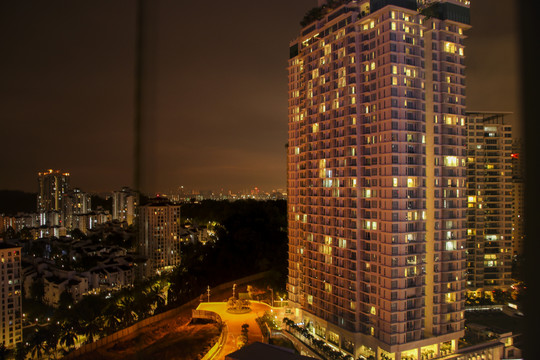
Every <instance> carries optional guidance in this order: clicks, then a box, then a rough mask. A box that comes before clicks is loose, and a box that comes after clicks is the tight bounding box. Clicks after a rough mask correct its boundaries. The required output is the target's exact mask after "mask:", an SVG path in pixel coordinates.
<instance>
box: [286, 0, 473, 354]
mask: <svg viewBox="0 0 540 360" xmlns="http://www.w3.org/2000/svg"><path fill="white" fill-rule="evenodd" d="M341 4H342V5H336V6H334V7H333V8H331V7H330V6H327V7H326V8H319V10H320V11H319V13H318V16H316V17H315V18H311V19H310V18H306V19H304V22H303V23H304V24H305V26H304V27H303V29H302V31H301V34H300V36H299V37H298V38H297V39H296V40H294V41H292V42H291V44H290V59H289V67H288V79H289V89H288V90H289V107H288V110H289V115H288V120H289V121H288V124H289V137H288V164H287V166H288V172H287V179H288V221H289V277H288V285H287V286H288V293H289V304H291V306H292V307H293V309H292V311H293V315H294V317H295V318H296V320H297V321H298V322H302V323H304V325H305V326H306V327H307V329H308V330H309V331H310V332H311V333H312V334H313V335H315V336H318V337H320V338H323V339H325V340H326V341H327V342H328V343H329V344H332V345H333V346H336V347H338V348H339V349H340V350H342V351H343V352H346V353H348V354H350V355H352V356H354V357H355V358H358V357H359V356H364V357H366V358H367V357H369V356H374V357H375V358H376V359H383V358H387V359H388V358H389V359H403V358H415V359H420V358H421V357H422V356H423V355H425V354H428V353H431V354H432V356H433V355H434V354H435V355H440V354H446V353H451V352H454V351H455V350H456V347H457V340H458V339H459V338H460V337H461V336H463V334H464V299H465V298H464V293H465V291H464V290H465V275H466V269H465V265H466V264H465V238H466V226H465V220H466V219H465V216H466V206H467V199H466V196H465V165H466V164H465V161H466V127H465V117H466V115H465V66H464V45H463V41H464V38H465V34H464V31H465V30H467V29H468V28H469V25H468V23H469V15H468V14H469V12H468V11H469V9H468V6H469V5H468V1H457V0H455V1H450V0H449V1H439V2H431V1H420V2H419V4H417V2H416V1H414V0H411V1H409V0H371V1H367V0H365V1H350V2H341ZM419 6H420V7H421V8H419ZM311 13H313V12H311ZM426 356H427V355H426Z"/></svg>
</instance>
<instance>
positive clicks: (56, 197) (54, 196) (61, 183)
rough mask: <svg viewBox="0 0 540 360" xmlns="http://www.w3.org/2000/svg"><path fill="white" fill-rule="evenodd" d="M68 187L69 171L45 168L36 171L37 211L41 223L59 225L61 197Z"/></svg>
mask: <svg viewBox="0 0 540 360" xmlns="http://www.w3.org/2000/svg"><path fill="white" fill-rule="evenodd" d="M68 188H69V173H63V172H61V171H60V170H52V169H50V170H47V171H44V172H39V173H38V196H37V212H38V213H39V217H40V224H41V225H51V226H56V225H59V218H60V213H61V211H62V197H63V196H64V194H65V193H67V191H68Z"/></svg>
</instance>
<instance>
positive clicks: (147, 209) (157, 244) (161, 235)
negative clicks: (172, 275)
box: [139, 198, 181, 276]
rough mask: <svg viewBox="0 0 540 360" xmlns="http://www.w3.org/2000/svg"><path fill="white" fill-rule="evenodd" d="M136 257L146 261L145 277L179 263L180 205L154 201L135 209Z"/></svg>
mask: <svg viewBox="0 0 540 360" xmlns="http://www.w3.org/2000/svg"><path fill="white" fill-rule="evenodd" d="M139 210H140V211H139V254H140V255H142V256H144V257H146V258H147V259H148V262H147V267H148V268H147V270H146V271H145V274H146V276H153V275H156V274H159V273H161V272H164V271H171V270H172V269H173V268H174V267H175V266H177V265H179V264H180V255H181V254H180V244H181V239H180V205H174V204H172V203H170V202H169V200H167V199H166V198H155V199H153V200H152V201H151V202H150V203H149V204H147V205H144V206H141V207H140V208H139Z"/></svg>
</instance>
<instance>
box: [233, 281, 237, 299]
mask: <svg viewBox="0 0 540 360" xmlns="http://www.w3.org/2000/svg"><path fill="white" fill-rule="evenodd" d="M235 290H236V284H234V285H233V286H232V297H233V299H234V291H235Z"/></svg>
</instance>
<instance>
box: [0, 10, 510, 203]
mask: <svg viewBox="0 0 540 360" xmlns="http://www.w3.org/2000/svg"><path fill="white" fill-rule="evenodd" d="M30 4H31V5H29V3H28V2H26V3H24V4H22V3H2V4H1V5H0V19H1V21H0V30H1V31H0V41H2V43H3V44H4V45H5V47H4V54H6V56H4V57H2V58H1V59H0V68H2V69H4V73H3V79H4V80H3V81H2V83H0V106H1V107H2V109H3V111H2V114H0V122H2V124H3V132H2V138H0V143H1V144H2V146H3V147H2V149H3V152H4V153H6V154H8V153H9V154H12V155H11V156H8V157H6V158H5V160H4V163H3V176H2V177H1V179H0V189H10V190H23V191H27V192H36V191H37V182H36V177H35V176H36V174H37V173H38V172H40V171H44V170H45V169H49V168H53V169H60V170H62V171H69V172H70V173H71V174H72V175H71V178H72V180H71V182H72V183H73V184H76V186H77V187H80V188H81V189H83V190H84V191H87V192H94V193H101V192H109V191H114V190H119V189H121V188H122V187H123V186H133V181H132V174H133V165H132V164H133V155H132V151H133V130H132V123H133V103H132V99H133V73H134V71H133V53H134V50H133V44H134V25H135V20H134V19H135V8H134V3H133V2H129V1H119V2H114V3H110V2H107V1H94V2H92V3H91V5H90V3H89V4H83V3H71V4H63V5H62V6H60V5H58V4H54V3H48V4H41V3H40V2H30ZM152 4H156V5H155V6H156V8H155V9H154V11H153V12H151V13H149V14H148V16H149V19H150V20H154V21H155V23H156V24H159V26H158V27H156V28H151V29H150V30H151V32H150V35H149V36H151V37H152V38H153V39H155V40H156V42H155V43H153V44H152V50H153V51H152V54H154V56H153V57H152V58H151V59H148V60H149V65H150V69H149V76H150V77H151V83H150V85H149V87H148V89H147V91H149V92H150V94H151V96H150V97H149V100H150V101H151V102H152V103H153V104H154V107H153V108H152V114H151V115H152V119H153V120H155V122H153V124H155V126H154V129H153V133H148V134H146V136H147V137H148V139H149V141H150V142H151V143H152V144H153V153H152V154H147V155H149V156H150V157H151V159H146V160H145V161H147V162H148V163H149V164H150V165H151V167H150V171H149V173H150V174H151V176H150V177H151V180H152V182H153V183H152V184H151V186H150V189H149V191H147V192H153V193H158V192H159V193H163V192H168V191H169V190H170V189H174V188H176V187H178V186H180V185H184V186H185V187H186V188H193V189H210V190H214V191H216V190H218V189H220V188H224V189H230V190H231V191H240V190H242V189H248V188H252V187H254V186H257V187H259V188H261V189H264V190H265V191H270V190H271V189H277V188H285V187H286V176H285V173H286V155H285V154H286V151H285V143H286V141H287V140H286V139H287V135H286V132H287V127H286V118H287V110H286V109H287V76H286V71H285V67H286V60H287V57H288V48H287V46H286V45H283V44H288V41H290V40H292V39H293V38H294V36H295V35H296V33H297V32H298V31H299V29H300V25H299V24H298V19H301V18H302V16H303V15H304V14H305V13H306V9H310V8H311V7H314V6H316V5H317V1H315V0H302V1H295V2H285V1H282V2H271V3H256V4H254V3H252V2H248V1H245V0H244V1H241V2H240V3H235V4H237V5H238V6H237V7H234V8H233V7H232V6H231V4H227V3H216V4H213V5H212V7H211V8H210V9H209V8H208V7H207V5H206V4H198V3H189V4H180V3H165V2H152ZM514 13H515V10H514V3H513V2H512V1H509V0H497V1H492V0H474V1H472V4H471V21H472V23H473V24H474V25H473V28H472V29H471V30H470V31H469V32H468V34H467V35H468V39H466V42H465V45H466V48H465V56H466V61H467V87H468V93H467V98H468V100H467V110H468V111H494V112H500V111H510V112H514V113H515V115H514V116H513V117H514V118H515V119H519V109H518V108H517V105H516V104H517V96H518V94H517V88H518V84H517V80H516V72H517V50H516V49H517V45H516V43H515V31H516V29H515V19H514V18H515V14H514ZM186 14H189V15H186ZM277 18H279V19H280V23H281V25H280V26H275V25H276V23H275V19H277ZM151 24H152V23H151ZM200 24H205V25H204V26H201V25H200ZM192 29H198V30H197V35H196V36H195V35H189V34H191V33H192ZM246 29H249V31H246ZM67 30H69V31H67ZM216 34H220V35H219V37H217V36H216ZM8 70H9V71H8ZM514 128H515V130H516V131H515V133H516V134H519V133H520V131H521V126H520V124H519V123H517V124H516V126H515V127H514ZM177 184H178V185H177Z"/></svg>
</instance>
